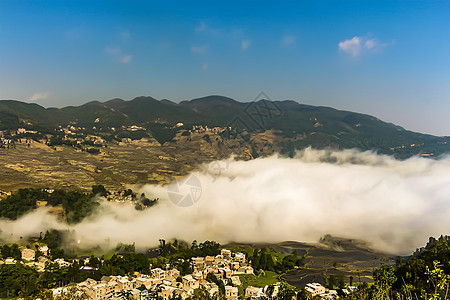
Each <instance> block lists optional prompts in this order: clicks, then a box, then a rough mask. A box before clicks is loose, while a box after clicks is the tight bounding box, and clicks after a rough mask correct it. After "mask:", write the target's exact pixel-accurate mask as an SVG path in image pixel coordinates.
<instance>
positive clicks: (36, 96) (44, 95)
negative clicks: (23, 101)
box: [28, 92, 50, 102]
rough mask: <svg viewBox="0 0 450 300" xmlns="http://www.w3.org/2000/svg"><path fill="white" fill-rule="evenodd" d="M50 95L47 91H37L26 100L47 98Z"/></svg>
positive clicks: (32, 100) (33, 100)
mask: <svg viewBox="0 0 450 300" xmlns="http://www.w3.org/2000/svg"><path fill="white" fill-rule="evenodd" d="M49 96H50V93H49V92H38V93H34V94H33V95H32V96H31V97H30V98H28V101H31V102H35V101H38V100H44V99H47V98H48V97H49Z"/></svg>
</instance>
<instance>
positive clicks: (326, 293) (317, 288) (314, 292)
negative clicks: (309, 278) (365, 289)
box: [305, 282, 358, 300]
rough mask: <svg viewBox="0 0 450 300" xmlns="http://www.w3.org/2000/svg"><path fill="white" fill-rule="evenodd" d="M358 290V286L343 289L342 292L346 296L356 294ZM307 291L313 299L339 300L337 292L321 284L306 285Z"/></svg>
mask: <svg viewBox="0 0 450 300" xmlns="http://www.w3.org/2000/svg"><path fill="white" fill-rule="evenodd" d="M357 289H358V288H357V287H356V286H349V287H347V288H346V289H343V290H342V292H343V293H344V294H345V295H350V294H352V293H354V292H355V291H356V290H357ZM305 290H306V291H307V292H308V293H309V294H311V296H312V297H316V296H318V297H320V298H321V299H326V300H334V299H339V295H338V292H337V291H336V290H330V289H327V288H326V287H324V286H323V285H321V284H320V283H317V282H313V283H308V284H306V287H305Z"/></svg>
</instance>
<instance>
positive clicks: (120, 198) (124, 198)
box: [106, 191, 135, 203]
mask: <svg viewBox="0 0 450 300" xmlns="http://www.w3.org/2000/svg"><path fill="white" fill-rule="evenodd" d="M106 200H108V201H113V202H117V203H124V202H128V201H133V200H135V199H134V198H133V195H125V193H124V192H114V191H110V192H109V193H108V195H107V196H106Z"/></svg>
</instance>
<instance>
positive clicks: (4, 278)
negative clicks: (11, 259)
mask: <svg viewBox="0 0 450 300" xmlns="http://www.w3.org/2000/svg"><path fill="white" fill-rule="evenodd" d="M38 278H39V274H38V272H37V271H36V270H34V269H33V268H31V267H27V266H23V265H21V264H14V265H0V298H15V297H18V296H19V297H28V296H32V295H35V294H36V293H37V292H38V290H39V288H38V286H37V282H38Z"/></svg>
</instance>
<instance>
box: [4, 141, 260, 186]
mask: <svg viewBox="0 0 450 300" xmlns="http://www.w3.org/2000/svg"><path fill="white" fill-rule="evenodd" d="M211 138H212V141H210V142H207V141H205V140H203V139H202V136H201V135H193V136H192V137H190V139H189V140H188V139H187V138H186V137H180V136H177V137H176V139H175V142H173V143H165V144H164V145H160V144H159V143H158V142H156V141H155V140H152V139H142V140H136V141H129V142H121V143H109V144H108V145H107V147H104V148H101V149H100V151H101V153H100V154H89V153H87V152H83V151H80V150H76V149H74V148H72V147H69V146H61V147H48V146H46V145H45V144H44V143H39V142H36V141H32V142H31V144H30V145H29V146H28V145H27V144H25V143H17V144H16V148H14V149H0V191H5V192H8V191H13V190H17V189H19V188H26V187H50V188H71V189H72V188H73V189H81V190H89V189H90V188H91V186H92V185H94V184H103V185H104V186H106V187H107V188H112V189H118V188H123V187H124V186H125V185H127V184H144V183H157V182H160V183H165V182H167V181H168V180H169V179H170V178H171V177H173V176H180V175H185V174H187V173H188V172H190V171H192V170H194V169H195V168H196V167H198V166H199V165H200V164H202V163H204V162H208V161H212V160H215V159H218V158H224V157H228V156H229V155H231V154H232V153H238V154H239V153H241V154H242V153H243V152H244V153H245V151H244V150H246V149H244V148H243V147H242V145H240V144H239V143H238V142H236V141H233V142H229V144H225V143H223V142H221V141H219V140H218V138H217V137H214V136H212V137H211ZM216 139H217V140H216ZM242 158H244V159H248V158H251V156H250V157H245V156H244V157H242Z"/></svg>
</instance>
